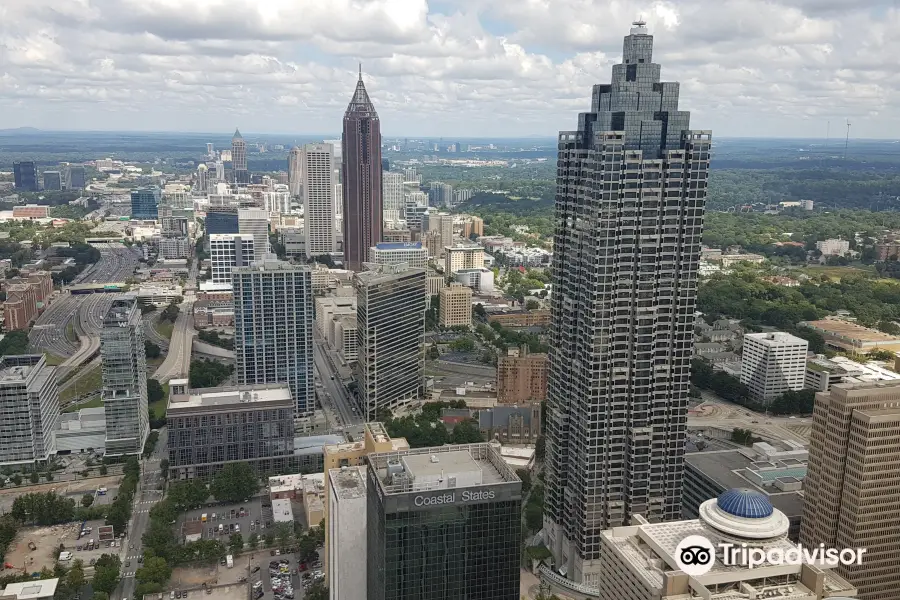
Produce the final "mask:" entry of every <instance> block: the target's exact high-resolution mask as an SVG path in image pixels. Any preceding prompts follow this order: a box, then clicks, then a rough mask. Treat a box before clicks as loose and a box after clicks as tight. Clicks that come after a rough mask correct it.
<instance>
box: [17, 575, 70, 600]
mask: <svg viewBox="0 0 900 600" xmlns="http://www.w3.org/2000/svg"><path fill="white" fill-rule="evenodd" d="M58 583H59V578H58V577H57V578H54V579H41V580H38V581H23V582H21V583H11V584H9V585H8V586H6V589H5V590H3V595H4V596H15V597H16V598H18V599H19V600H29V599H30V598H51V597H53V595H54V594H55V593H56V586H57V584H58Z"/></svg>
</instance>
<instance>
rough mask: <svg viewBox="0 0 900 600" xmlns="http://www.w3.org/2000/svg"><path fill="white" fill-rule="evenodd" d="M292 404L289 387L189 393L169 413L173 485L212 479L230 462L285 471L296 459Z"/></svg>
mask: <svg viewBox="0 0 900 600" xmlns="http://www.w3.org/2000/svg"><path fill="white" fill-rule="evenodd" d="M293 415H294V401H293V399H292V397H291V390H290V388H289V387H288V385H287V384H269V385H245V386H235V387H222V388H209V389H195V390H189V393H188V394H186V395H180V396H170V398H169V404H168V408H167V409H166V426H167V429H168V432H169V434H168V436H167V440H168V448H167V450H168V459H169V480H170V481H178V480H184V479H194V478H195V477H204V478H205V477H210V476H212V475H215V473H216V472H218V471H219V470H221V468H222V467H224V466H225V464H227V463H229V462H238V461H240V462H244V463H248V464H250V465H251V466H252V467H253V468H254V470H256V471H257V472H258V473H267V472H273V471H282V470H284V469H286V468H287V467H288V466H289V465H290V464H291V462H290V459H291V456H292V455H293V453H294V416H293Z"/></svg>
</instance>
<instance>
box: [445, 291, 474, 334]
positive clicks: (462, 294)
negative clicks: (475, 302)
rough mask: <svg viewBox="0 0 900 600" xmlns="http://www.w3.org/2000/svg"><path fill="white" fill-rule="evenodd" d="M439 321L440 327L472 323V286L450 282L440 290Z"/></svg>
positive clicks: (469, 324)
mask: <svg viewBox="0 0 900 600" xmlns="http://www.w3.org/2000/svg"><path fill="white" fill-rule="evenodd" d="M440 323H441V326H442V327H456V326H457V325H467V326H471V325H472V288H468V287H466V286H464V285H462V284H461V283H451V284H450V287H445V288H443V289H442V290H441V310H440Z"/></svg>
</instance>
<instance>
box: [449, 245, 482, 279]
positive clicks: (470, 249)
mask: <svg viewBox="0 0 900 600" xmlns="http://www.w3.org/2000/svg"><path fill="white" fill-rule="evenodd" d="M482 267H484V248H482V247H481V246H454V247H450V246H447V247H445V248H444V275H452V274H453V273H456V272H457V271H462V270H463V269H480V268H482Z"/></svg>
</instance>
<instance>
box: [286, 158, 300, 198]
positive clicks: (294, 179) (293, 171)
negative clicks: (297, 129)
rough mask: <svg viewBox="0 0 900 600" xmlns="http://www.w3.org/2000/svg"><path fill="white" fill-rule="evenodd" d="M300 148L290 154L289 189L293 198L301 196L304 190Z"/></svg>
mask: <svg viewBox="0 0 900 600" xmlns="http://www.w3.org/2000/svg"><path fill="white" fill-rule="evenodd" d="M301 155H302V151H301V150H300V147H299V146H294V147H293V148H291V151H290V153H289V154H288V189H289V190H290V192H291V196H299V195H300V190H302V189H303V161H302V159H301Z"/></svg>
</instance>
